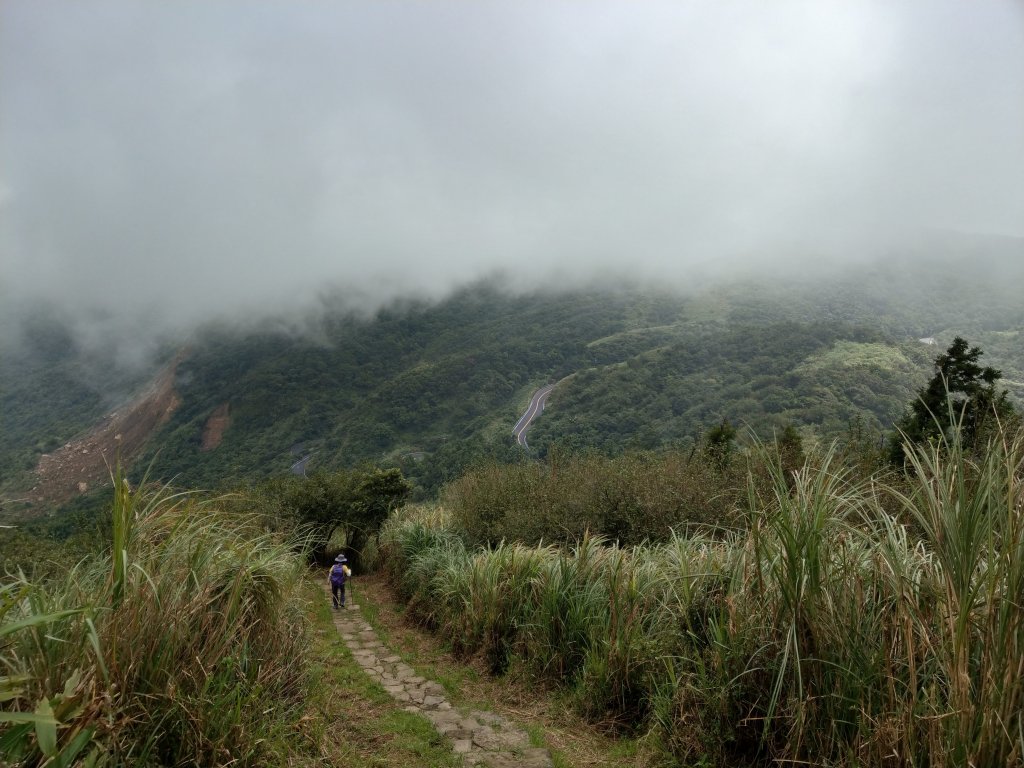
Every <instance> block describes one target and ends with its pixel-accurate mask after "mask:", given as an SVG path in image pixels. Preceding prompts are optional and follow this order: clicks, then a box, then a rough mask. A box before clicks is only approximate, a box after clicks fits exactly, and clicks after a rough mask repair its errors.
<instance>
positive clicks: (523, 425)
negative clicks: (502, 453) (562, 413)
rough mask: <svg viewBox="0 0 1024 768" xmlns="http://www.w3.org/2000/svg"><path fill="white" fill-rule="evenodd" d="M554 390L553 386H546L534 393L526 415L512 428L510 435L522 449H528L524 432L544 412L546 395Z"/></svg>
mask: <svg viewBox="0 0 1024 768" xmlns="http://www.w3.org/2000/svg"><path fill="white" fill-rule="evenodd" d="M554 388H555V385H554V384H548V385H547V386H546V387H541V388H540V389H538V390H537V391H536V392H534V393H533V397H532V398H531V399H530V407H529V408H527V409H526V413H524V414H523V415H522V416H521V417H520V418H519V421H517V422H516V425H515V426H514V427H512V434H513V435H514V436H515V438H516V442H517V443H519V445H521V446H523V448H529V446H528V445H527V444H526V430H528V429H529V428H530V424H532V423H533V420H534V419H536V418H537V417H538V416H540V415H541V413H543V412H544V403H546V402H547V399H548V395H550V394H551V390H553V389H554Z"/></svg>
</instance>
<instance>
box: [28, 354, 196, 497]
mask: <svg viewBox="0 0 1024 768" xmlns="http://www.w3.org/2000/svg"><path fill="white" fill-rule="evenodd" d="M183 357H184V354H179V355H178V356H177V357H175V358H174V360H172V361H171V362H170V363H169V364H168V365H167V366H165V367H164V368H163V370H161V371H160V372H159V373H158V374H157V375H156V376H155V377H154V378H153V380H152V381H151V382H150V383H149V384H148V385H147V387H146V388H145V389H144V390H143V391H142V392H140V393H139V394H138V395H137V396H136V397H135V398H134V399H133V400H131V401H130V402H128V403H125V404H124V405H122V406H121V407H120V408H118V409H117V410H115V411H113V412H112V413H110V414H108V415H107V416H105V417H104V418H103V420H102V421H101V422H100V423H99V424H97V425H96V426H95V427H93V428H92V429H91V430H90V431H89V432H87V433H86V434H84V435H82V436H80V437H78V438H75V439H74V440H71V441H70V442H67V443H65V444H64V446H63V447H61V448H59V449H57V450H56V451H54V452H53V453H44V454H43V455H42V456H40V457H39V464H38V466H37V467H36V470H35V481H36V482H35V486H34V487H33V488H32V490H31V491H30V492H29V498H30V499H31V502H32V504H33V507H34V508H35V509H37V510H38V509H39V508H44V507H46V506H48V505H53V504H61V503H63V502H65V501H68V500H69V499H71V498H74V497H75V496H78V495H80V494H82V493H85V492H86V491H88V490H89V489H90V488H94V487H96V486H97V485H103V484H107V483H109V482H110V468H111V467H112V466H113V465H114V464H115V463H116V462H117V461H118V458H119V457H120V460H121V462H122V463H128V462H130V461H131V460H132V459H133V458H135V457H136V456H138V455H139V454H140V453H141V452H142V448H143V446H145V444H146V441H147V440H148V439H149V437H150V435H152V434H153V433H154V432H155V431H156V430H157V429H159V428H160V427H161V426H163V425H164V424H165V423H166V422H167V420H168V419H169V418H170V417H171V414H172V413H174V411H175V410H176V409H177V407H178V406H179V405H180V404H181V399H180V398H179V397H178V393H177V392H176V391H175V389H174V374H175V371H176V370H177V368H178V364H179V363H180V362H181V360H182V359H183Z"/></svg>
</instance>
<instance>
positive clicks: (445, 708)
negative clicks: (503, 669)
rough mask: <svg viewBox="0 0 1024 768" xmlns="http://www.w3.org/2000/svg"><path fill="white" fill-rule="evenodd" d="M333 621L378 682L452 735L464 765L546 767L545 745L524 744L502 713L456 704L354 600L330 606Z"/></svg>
mask: <svg viewBox="0 0 1024 768" xmlns="http://www.w3.org/2000/svg"><path fill="white" fill-rule="evenodd" d="M334 626H336V627H337V628H338V632H339V633H340V634H341V638H342V640H344V641H345V644H346V645H347V646H348V648H349V650H351V651H352V656H353V657H354V658H355V660H356V662H357V663H358V664H359V666H360V667H362V668H363V671H365V672H366V674H368V675H369V676H370V677H371V678H373V679H374V680H376V681H377V682H379V683H380V684H381V685H383V686H384V690H386V691H387V692H388V693H389V694H391V696H392V697H393V698H394V699H395V700H396V701H398V702H399V703H401V704H404V705H405V707H404V708H405V710H406V711H408V712H414V713H416V714H418V715H422V716H423V717H425V718H427V719H428V720H429V721H430V722H431V723H433V724H434V727H435V728H436V729H437V732H438V733H440V734H441V735H443V736H447V737H448V738H450V739H451V740H452V743H453V744H454V747H455V752H456V753H458V754H461V755H462V756H463V761H464V763H465V764H466V765H468V766H490V768H506V767H508V768H511V766H524V767H525V768H551V766H552V765H553V763H552V761H551V755H550V754H549V753H548V751H547V750H546V749H543V748H539V747H531V746H530V737H529V736H528V735H527V734H526V732H525V731H523V730H521V729H519V728H518V727H516V725H515V724H514V723H512V722H511V721H510V720H508V719H507V718H505V717H503V716H501V715H499V714H495V713H493V712H483V711H480V710H466V711H462V710H459V709H456V708H455V707H453V706H452V705H451V703H450V702H449V701H448V700H447V699H446V698H445V695H444V693H445V692H444V688H442V687H441V686H440V685H439V684H438V683H436V682H434V681H432V680H427V679H425V678H423V677H421V676H419V675H417V674H416V670H414V669H413V668H412V667H410V666H409V665H408V664H406V663H405V662H404V661H402V658H401V657H400V656H398V655H397V654H395V653H393V652H392V651H391V650H390V649H389V648H388V647H387V646H386V645H384V643H382V642H381V641H380V638H378V637H377V633H376V632H374V630H373V627H371V626H370V625H369V623H367V622H366V620H364V619H363V617H362V615H361V614H360V612H359V608H358V606H355V605H351V604H350V605H349V606H348V608H347V609H345V610H341V611H336V612H335V615H334Z"/></svg>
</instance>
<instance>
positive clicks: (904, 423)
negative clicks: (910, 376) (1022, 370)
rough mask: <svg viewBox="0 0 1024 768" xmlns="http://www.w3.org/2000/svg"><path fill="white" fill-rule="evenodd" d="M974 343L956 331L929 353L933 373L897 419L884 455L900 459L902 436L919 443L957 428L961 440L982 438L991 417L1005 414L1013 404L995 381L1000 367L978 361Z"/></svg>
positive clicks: (975, 441)
mask: <svg viewBox="0 0 1024 768" xmlns="http://www.w3.org/2000/svg"><path fill="white" fill-rule="evenodd" d="M982 354H984V353H983V352H982V351H981V348H980V347H971V346H969V345H968V343H967V340H966V339H964V338H963V337H961V336H957V337H956V338H955V339H953V343H952V344H951V345H950V346H949V349H947V350H946V351H945V352H944V353H943V354H941V355H939V356H938V357H937V358H935V375H934V376H932V378H931V380H930V381H929V382H928V384H927V385H925V386H924V387H923V388H921V389H919V390H918V393H917V399H916V400H914V402H912V403H911V404H910V407H909V409H908V411H907V413H906V414H905V415H904V416H903V418H902V419H901V420H900V422H899V423H898V424H897V429H898V431H897V433H896V434H895V435H893V437H892V439H891V441H890V458H891V460H892V461H893V462H894V463H897V464H901V463H902V462H903V442H904V440H909V441H910V442H913V443H925V442H927V441H928V440H931V439H935V438H938V437H940V436H946V437H948V436H950V435H951V432H952V431H953V430H958V431H959V434H960V438H961V439H962V440H963V441H964V443H965V444H967V445H977V444H978V443H979V442H980V441H981V440H983V439H984V437H985V435H986V434H987V432H988V430H989V428H990V426H991V425H992V424H993V422H994V420H995V419H1006V418H1010V417H1012V416H1013V414H1014V409H1013V406H1012V405H1011V404H1010V402H1009V401H1008V400H1007V394H1006V391H1005V390H1002V391H1000V390H998V389H997V387H996V382H997V381H999V379H1001V378H1002V373H1001V372H1000V371H998V370H996V369H995V368H993V367H991V366H982V365H981V364H980V363H979V362H978V361H979V359H980V358H981V356H982Z"/></svg>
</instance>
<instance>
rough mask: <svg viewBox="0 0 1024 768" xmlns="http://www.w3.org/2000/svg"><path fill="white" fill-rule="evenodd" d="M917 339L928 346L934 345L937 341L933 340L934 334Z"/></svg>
mask: <svg viewBox="0 0 1024 768" xmlns="http://www.w3.org/2000/svg"><path fill="white" fill-rule="evenodd" d="M918 341H920V342H921V343H922V344H927V345H928V346H930V347H934V346H935V345H936V344H937V343H938V342H936V341H935V337H934V336H928V337H927V338H924V339H918Z"/></svg>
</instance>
